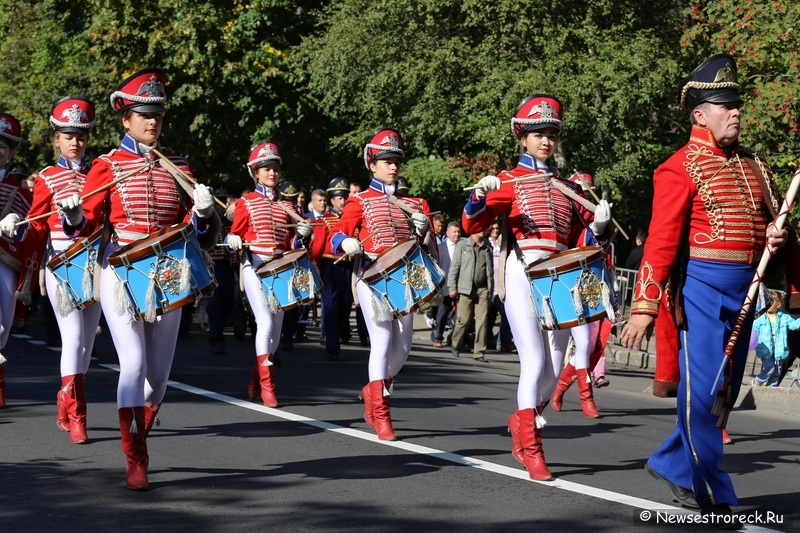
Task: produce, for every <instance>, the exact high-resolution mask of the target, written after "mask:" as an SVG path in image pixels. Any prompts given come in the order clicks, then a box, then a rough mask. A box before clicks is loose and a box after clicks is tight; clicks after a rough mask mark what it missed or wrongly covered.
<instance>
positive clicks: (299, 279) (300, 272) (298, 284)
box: [291, 266, 311, 292]
mask: <svg viewBox="0 0 800 533" xmlns="http://www.w3.org/2000/svg"><path fill="white" fill-rule="evenodd" d="M291 284H292V287H294V288H296V289H297V290H298V291H300V292H311V272H309V270H308V269H307V268H300V267H299V266H298V267H295V269H294V273H293V274H292V281H291Z"/></svg>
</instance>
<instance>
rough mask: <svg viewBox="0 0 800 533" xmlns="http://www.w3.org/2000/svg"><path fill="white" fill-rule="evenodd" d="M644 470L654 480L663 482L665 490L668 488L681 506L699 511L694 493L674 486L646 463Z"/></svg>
mask: <svg viewBox="0 0 800 533" xmlns="http://www.w3.org/2000/svg"><path fill="white" fill-rule="evenodd" d="M644 469H645V470H647V473H648V474H650V475H651V476H653V477H654V478H656V479H658V480H661V481H663V482H664V483H665V484H666V485H667V488H669V491H670V492H671V493H672V495H673V496H675V499H676V500H678V501H679V502H680V504H681V505H683V506H684V507H688V508H689V509H700V506H699V505H697V502H696V501H695V499H694V492H692V489H685V488H683V487H681V486H679V485H676V484H675V483H673V482H672V481H670V480H668V479H667V478H665V477H663V476H661V474H659V473H658V472H656V471H655V470H653V469H652V468H650V465H649V464H647V463H645V465H644Z"/></svg>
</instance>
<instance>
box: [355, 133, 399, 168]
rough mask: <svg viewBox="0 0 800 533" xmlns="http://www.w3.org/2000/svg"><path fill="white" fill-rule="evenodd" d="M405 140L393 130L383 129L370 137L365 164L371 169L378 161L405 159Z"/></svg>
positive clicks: (365, 153)
mask: <svg viewBox="0 0 800 533" xmlns="http://www.w3.org/2000/svg"><path fill="white" fill-rule="evenodd" d="M405 146H406V145H405V143H404V142H403V138H402V137H401V136H400V134H399V133H398V132H397V130H393V129H391V128H381V129H379V130H378V131H376V132H375V133H373V134H372V137H370V139H369V142H367V145H366V146H365V147H364V164H365V165H366V166H367V168H369V164H370V163H372V162H373V161H377V160H378V159H388V158H390V157H399V158H400V159H403V158H404V157H405V156H406V153H405V152H404V151H403V150H404V149H405Z"/></svg>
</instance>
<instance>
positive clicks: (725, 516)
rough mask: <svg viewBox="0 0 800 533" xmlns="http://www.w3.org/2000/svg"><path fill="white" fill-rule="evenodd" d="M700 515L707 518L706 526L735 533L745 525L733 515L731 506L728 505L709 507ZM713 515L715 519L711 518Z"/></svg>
mask: <svg viewBox="0 0 800 533" xmlns="http://www.w3.org/2000/svg"><path fill="white" fill-rule="evenodd" d="M700 514H701V515H703V517H704V518H706V521H705V522H704V523H705V524H708V525H709V526H711V527H715V528H717V529H728V530H732V531H735V530H737V529H742V527H743V526H744V524H742V521H741V520H740V519H739V517H737V516H735V515H734V514H733V511H731V506H730V505H728V504H727V503H720V504H717V505H709V506H706V507H703V508H702V509H701V510H700ZM711 515H713V517H712V516H711Z"/></svg>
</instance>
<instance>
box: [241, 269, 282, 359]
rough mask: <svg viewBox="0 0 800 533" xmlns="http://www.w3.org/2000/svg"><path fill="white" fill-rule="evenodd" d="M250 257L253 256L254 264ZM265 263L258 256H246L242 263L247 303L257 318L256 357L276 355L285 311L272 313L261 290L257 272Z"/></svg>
mask: <svg viewBox="0 0 800 533" xmlns="http://www.w3.org/2000/svg"><path fill="white" fill-rule="evenodd" d="M248 255H252V258H253V263H251V262H250V258H249V257H247V256H248ZM263 263H264V258H263V257H262V256H260V255H258V254H245V260H244V262H243V263H242V283H243V284H244V291H245V293H247V302H248V303H249V304H250V309H252V310H253V316H255V317H256V357H257V356H259V355H264V354H274V353H275V351H276V350H277V349H278V343H279V342H280V340H281V327H282V326H283V315H284V312H283V311H278V312H277V313H274V314H273V313H272V312H270V310H269V308H268V307H267V304H266V300H265V297H264V296H263V295H264V290H263V289H262V288H261V278H259V277H258V274H256V270H258V267H260V266H261V265H262V264H263Z"/></svg>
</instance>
